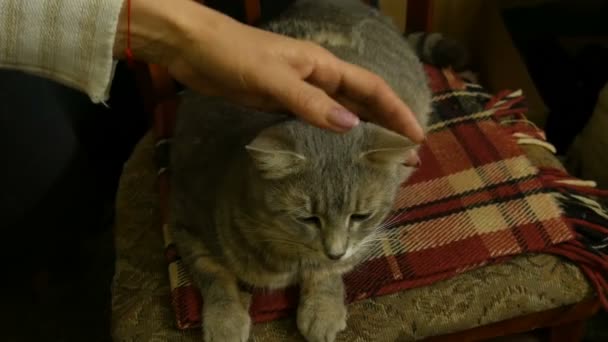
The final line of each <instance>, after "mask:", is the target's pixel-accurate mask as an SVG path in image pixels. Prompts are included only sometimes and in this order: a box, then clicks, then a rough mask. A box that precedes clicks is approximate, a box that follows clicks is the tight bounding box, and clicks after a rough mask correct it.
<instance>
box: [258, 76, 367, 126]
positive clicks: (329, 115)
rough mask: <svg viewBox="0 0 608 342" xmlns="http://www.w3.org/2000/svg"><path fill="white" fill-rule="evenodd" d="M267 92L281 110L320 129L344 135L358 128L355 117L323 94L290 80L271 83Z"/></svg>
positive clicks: (302, 81) (297, 79) (318, 90)
mask: <svg viewBox="0 0 608 342" xmlns="http://www.w3.org/2000/svg"><path fill="white" fill-rule="evenodd" d="M272 83H273V84H274V85H273V86H271V87H276V88H274V89H272V88H270V89H268V91H269V93H270V95H271V96H272V97H274V98H275V99H276V100H277V101H278V102H279V103H280V104H281V105H282V106H283V107H285V108H287V109H288V110H290V111H291V112H292V113H293V114H294V115H296V116H298V117H300V118H302V119H303V120H305V121H307V122H309V123H310V124H312V125H315V126H317V127H320V128H325V129H330V130H333V131H336V132H346V131H348V130H350V129H351V128H353V127H355V126H357V125H358V124H359V117H357V116H356V115H355V114H353V113H352V112H350V111H349V110H348V109H346V108H345V107H344V106H342V105H340V104H339V103H338V102H336V101H335V100H334V99H332V98H331V97H330V96H329V95H328V94H327V93H326V92H325V91H323V90H322V89H320V88H317V87H315V86H313V85H311V84H310V83H308V82H306V81H304V80H302V79H300V78H297V77H293V76H286V77H284V78H283V79H275V82H272Z"/></svg>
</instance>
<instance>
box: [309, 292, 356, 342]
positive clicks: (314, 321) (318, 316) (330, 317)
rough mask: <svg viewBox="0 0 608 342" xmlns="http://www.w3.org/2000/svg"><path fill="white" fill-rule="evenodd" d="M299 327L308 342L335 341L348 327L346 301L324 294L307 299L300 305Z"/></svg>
mask: <svg viewBox="0 0 608 342" xmlns="http://www.w3.org/2000/svg"><path fill="white" fill-rule="evenodd" d="M298 329H299V330H300V333H302V335H304V337H305V338H306V340H307V341H308V342H333V341H334V340H335V339H336V335H337V334H338V333H339V332H340V331H342V330H344V329H346V306H345V305H344V301H342V300H338V299H336V298H328V297H323V296H314V297H309V298H307V299H305V300H304V301H302V302H301V303H300V306H299V307H298Z"/></svg>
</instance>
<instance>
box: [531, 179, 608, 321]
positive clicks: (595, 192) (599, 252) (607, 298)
mask: <svg viewBox="0 0 608 342" xmlns="http://www.w3.org/2000/svg"><path fill="white" fill-rule="evenodd" d="M540 175H541V179H542V180H543V181H544V182H545V183H546V184H547V187H548V188H549V189H551V190H553V191H555V196H556V198H557V200H558V201H559V203H560V205H561V207H562V209H563V210H564V215H565V217H566V222H567V223H568V224H569V225H570V226H571V227H572V229H573V230H574V232H575V234H576V239H575V240H572V241H568V242H565V243H562V244H559V245H555V246H551V247H550V248H548V250H547V251H546V252H548V253H552V254H555V255H559V256H562V257H564V258H566V259H568V260H570V261H572V262H574V263H576V264H577V265H578V266H579V267H580V268H581V270H582V272H583V273H584V274H585V276H586V277H587V278H588V279H589V281H590V282H591V283H592V285H593V286H594V287H595V290H596V292H597V295H598V298H599V300H600V302H601V304H602V306H603V307H604V309H605V310H608V208H607V207H606V205H605V203H606V201H607V200H608V191H606V190H601V189H597V188H596V187H595V183H594V182H589V181H582V180H579V179H576V178H573V177H572V176H570V175H568V174H567V173H566V172H565V171H562V170H558V169H551V168H540Z"/></svg>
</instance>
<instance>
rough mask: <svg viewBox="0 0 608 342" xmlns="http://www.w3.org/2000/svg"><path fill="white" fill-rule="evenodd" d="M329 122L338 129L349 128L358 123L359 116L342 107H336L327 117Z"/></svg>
mask: <svg viewBox="0 0 608 342" xmlns="http://www.w3.org/2000/svg"><path fill="white" fill-rule="evenodd" d="M327 120H328V121H329V123H330V124H332V125H333V126H336V127H337V128H340V129H345V130H348V129H351V128H353V127H355V126H357V125H358V124H359V117H358V116H356V115H355V114H353V113H351V112H349V111H348V110H346V109H344V108H336V109H334V110H332V111H331V112H330V113H329V117H328V118H327Z"/></svg>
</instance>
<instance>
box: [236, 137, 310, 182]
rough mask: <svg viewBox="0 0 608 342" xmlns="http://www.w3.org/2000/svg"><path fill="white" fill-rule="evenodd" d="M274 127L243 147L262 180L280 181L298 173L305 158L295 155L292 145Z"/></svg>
mask: <svg viewBox="0 0 608 342" xmlns="http://www.w3.org/2000/svg"><path fill="white" fill-rule="evenodd" d="M281 133H282V132H281V131H280V130H278V129H276V127H271V128H268V129H266V130H264V131H262V132H261V133H260V134H259V135H258V136H257V137H256V138H255V139H254V140H253V141H252V142H251V143H250V144H249V145H247V146H245V148H246V149H247V152H249V155H250V156H251V158H252V160H253V163H254V165H255V167H256V168H257V169H258V171H259V172H260V174H261V175H262V177H263V178H266V179H280V178H283V177H286V176H288V175H291V174H294V173H297V172H298V171H300V170H301V169H302V168H303V167H304V164H305V163H306V157H305V156H303V155H301V154H299V153H296V152H295V151H294V149H293V144H292V143H289V139H288V138H287V137H285V136H284V134H281Z"/></svg>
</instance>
